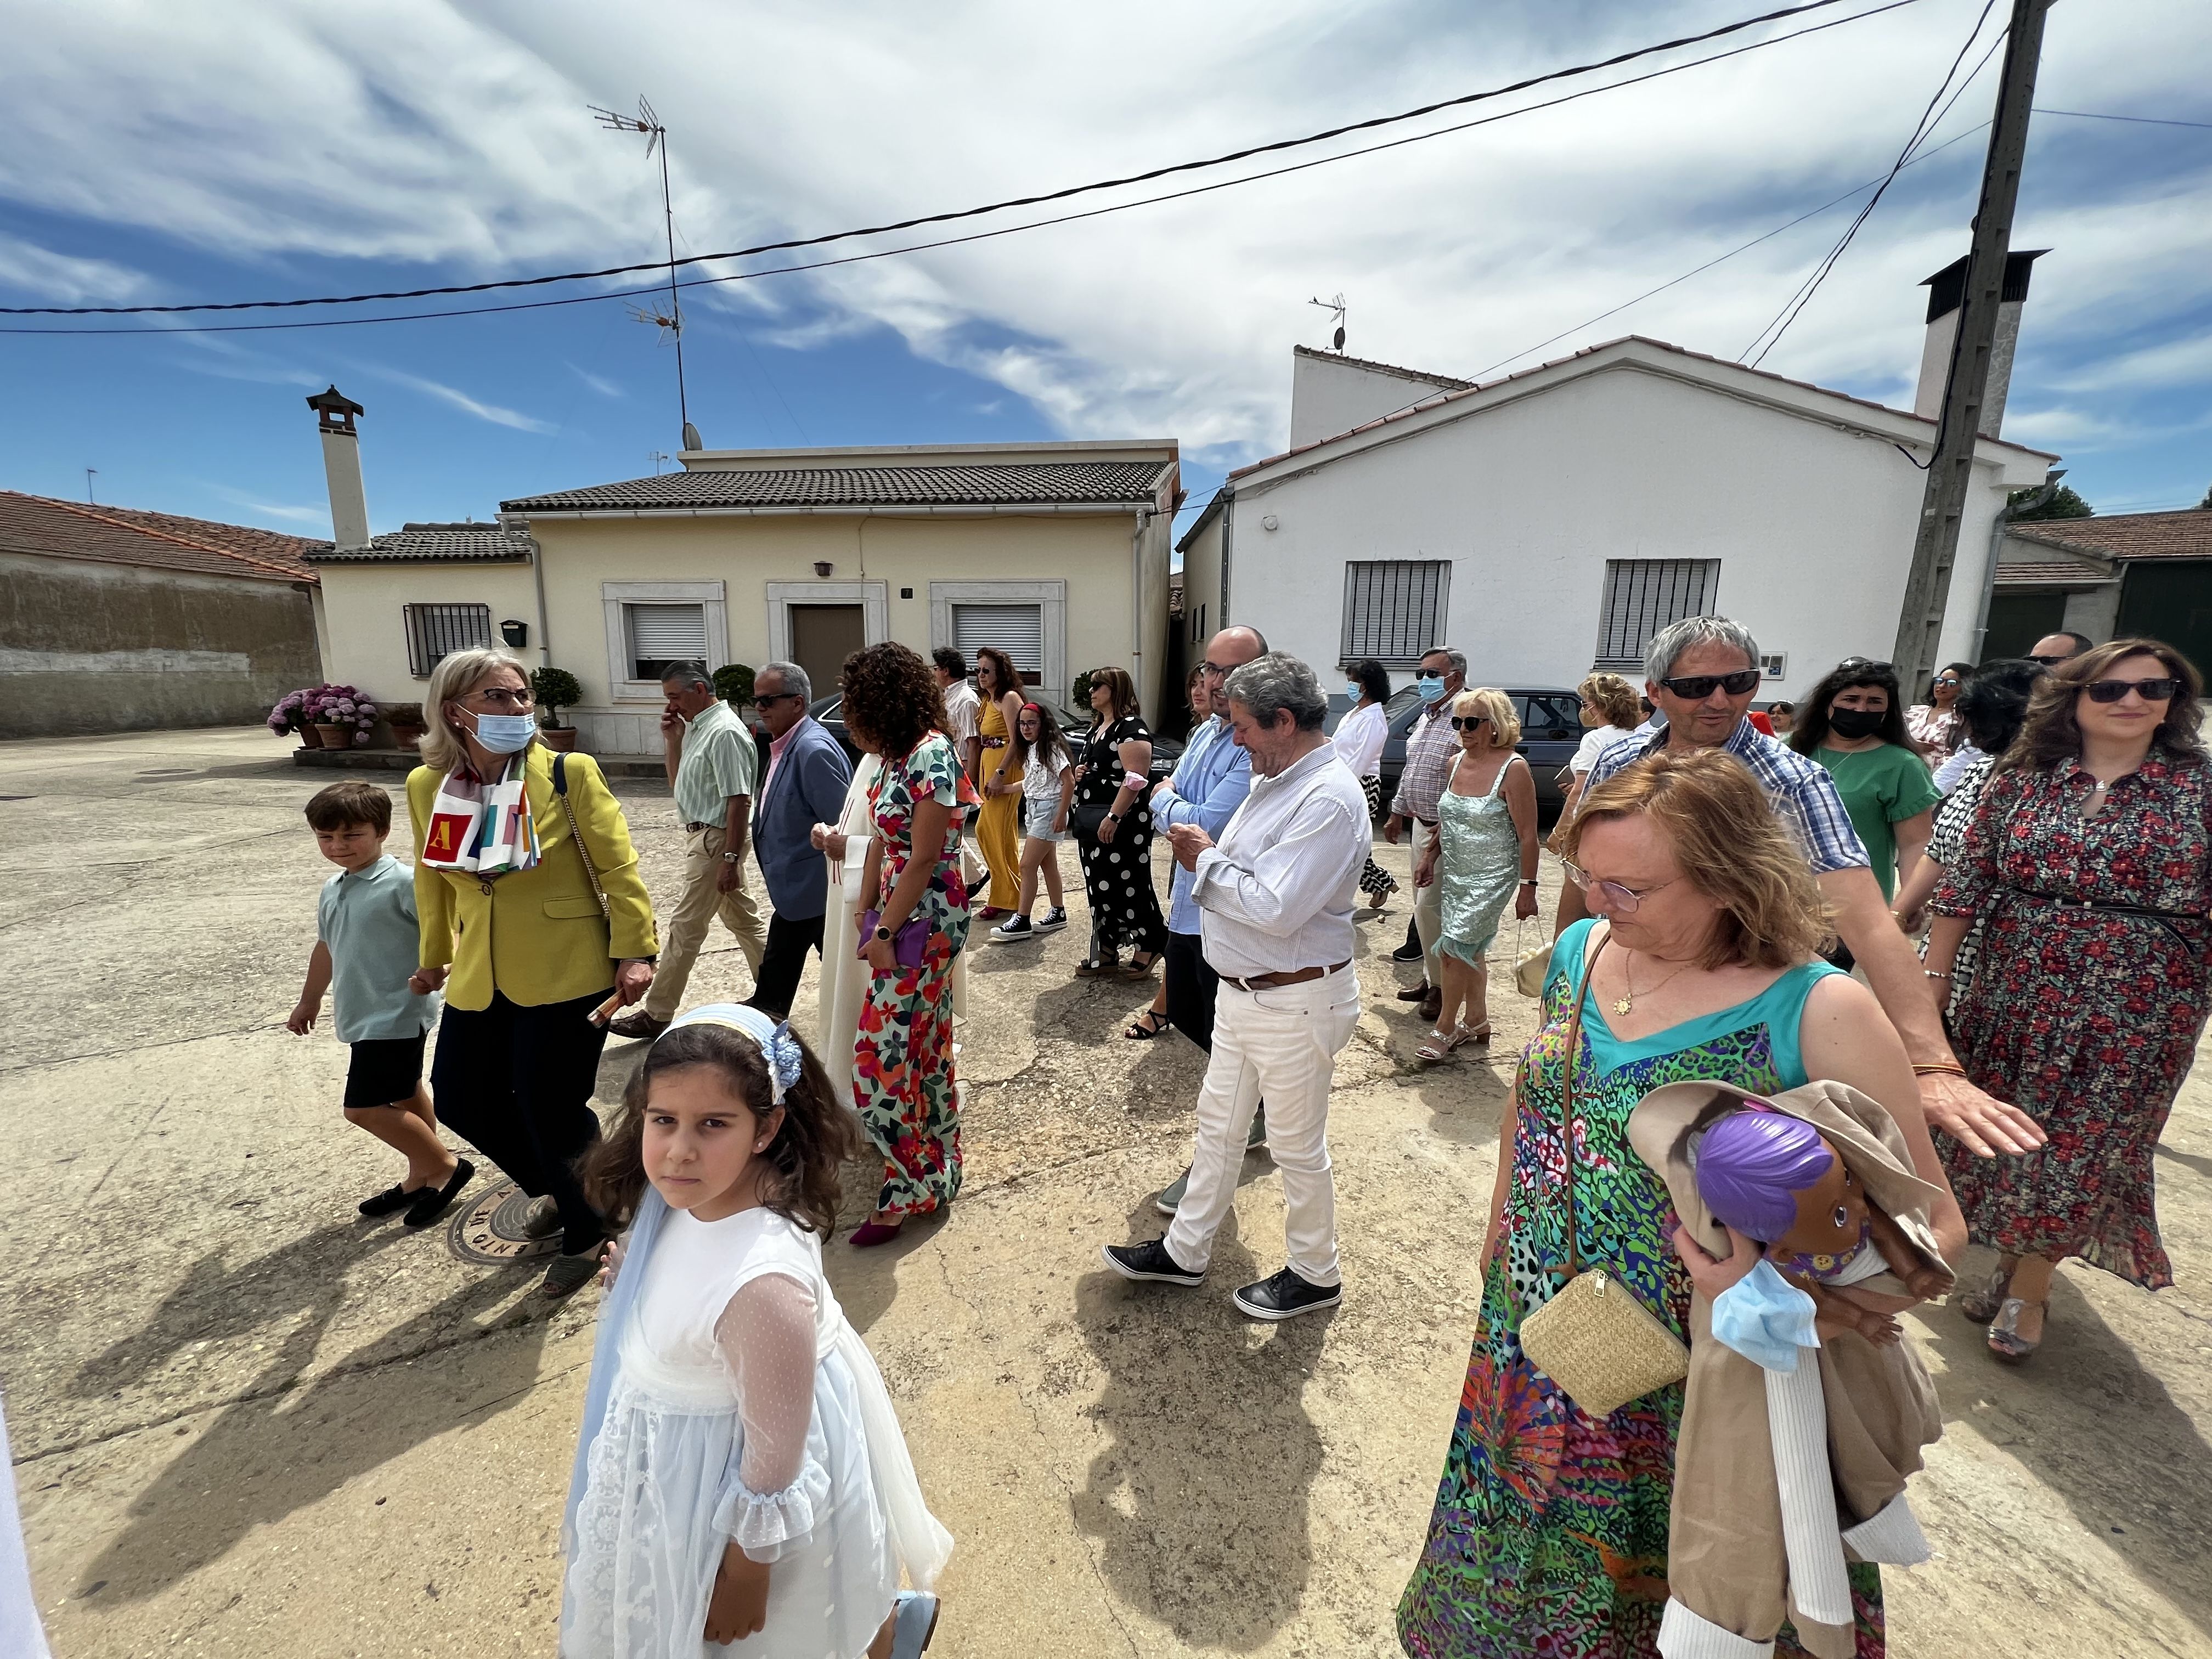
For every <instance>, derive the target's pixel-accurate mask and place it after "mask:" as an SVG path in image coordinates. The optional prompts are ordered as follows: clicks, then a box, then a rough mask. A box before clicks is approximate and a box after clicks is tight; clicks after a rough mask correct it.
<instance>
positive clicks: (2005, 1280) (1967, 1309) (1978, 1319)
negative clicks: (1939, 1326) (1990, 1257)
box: [1951, 1261, 2012, 1325]
mask: <svg viewBox="0 0 2212 1659" xmlns="http://www.w3.org/2000/svg"><path fill="white" fill-rule="evenodd" d="M2011 1288H2012V1269H2011V1268H2009V1267H2006V1266H2005V1265H2004V1263H2002V1261H2000V1262H1999V1263H1997V1265H1996V1267H1993V1268H1992V1269H1990V1276H1989V1278H1988V1279H1987V1280H1985V1281H1984V1283H1982V1284H1981V1285H1977V1286H1976V1287H1975V1288H1974V1289H1972V1290H1966V1289H1964V1288H1963V1287H1962V1288H1960V1289H1959V1290H1956V1291H1953V1292H1952V1293H1951V1305H1952V1306H1953V1307H1954V1308H1956V1309H1957V1310H1959V1311H1960V1313H1962V1314H1964V1315H1966V1317H1967V1318H1969V1319H1971V1320H1972V1321H1973V1322H1974V1323H1975V1324H1977V1325H1986V1324H1988V1323H1989V1322H1990V1321H1991V1320H1993V1319H1995V1318H1996V1316H1997V1310H1998V1309H1999V1308H2002V1306H2003V1305H2004V1300H2005V1292H2006V1291H2008V1290H2010V1289H2011Z"/></svg>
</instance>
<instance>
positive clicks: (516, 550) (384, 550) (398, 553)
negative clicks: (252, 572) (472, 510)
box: [314, 522, 530, 564]
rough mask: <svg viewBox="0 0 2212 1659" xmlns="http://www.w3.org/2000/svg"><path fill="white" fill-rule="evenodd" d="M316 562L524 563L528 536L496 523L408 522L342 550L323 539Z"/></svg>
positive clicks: (527, 548) (528, 547)
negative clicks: (359, 545)
mask: <svg viewBox="0 0 2212 1659" xmlns="http://www.w3.org/2000/svg"><path fill="white" fill-rule="evenodd" d="M314 561H315V562H316V563H317V564H516V563H521V564H527V563H528V562H530V538H529V537H527V536H526V535H524V534H523V533H521V532H520V531H509V530H508V529H507V527H506V526H504V525H500V524H477V523H473V522H471V523H468V524H410V525H402V526H400V527H399V528H398V529H397V530H392V531H387V532H385V533H384V534H383V535H381V536H372V537H370V538H368V546H367V547H365V548H364V547H355V548H348V549H346V550H344V551H343V552H340V551H338V550H337V549H335V548H333V547H332V546H331V544H329V543H328V542H325V543H323V544H322V545H321V546H320V547H319V549H318V550H316V552H315V554H314Z"/></svg>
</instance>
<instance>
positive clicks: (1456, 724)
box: [1452, 714, 1490, 732]
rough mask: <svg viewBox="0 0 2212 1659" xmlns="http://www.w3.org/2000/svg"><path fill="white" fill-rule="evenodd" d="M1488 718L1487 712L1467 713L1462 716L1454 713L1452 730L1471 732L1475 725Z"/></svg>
mask: <svg viewBox="0 0 2212 1659" xmlns="http://www.w3.org/2000/svg"><path fill="white" fill-rule="evenodd" d="M1489 718H1490V716H1489V715H1487V714H1468V715H1466V716H1464V717H1462V716H1461V715H1458V714H1455V715H1453V716H1452V730H1453V731H1455V732H1472V731H1474V728H1475V727H1477V726H1480V725H1482V724H1483V722H1485V721H1486V720H1488V719H1489Z"/></svg>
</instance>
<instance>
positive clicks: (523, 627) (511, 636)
mask: <svg viewBox="0 0 2212 1659" xmlns="http://www.w3.org/2000/svg"><path fill="white" fill-rule="evenodd" d="M499 636H500V638H501V639H503V640H505V641H507V643H508V644H509V645H511V646H513V647H514V648H515V649H516V650H518V651H520V650H521V649H522V647H524V646H526V645H527V644H529V643H530V624H529V623H526V622H517V621H516V620H515V619H514V618H513V617H508V618H507V620H506V621H505V622H503V623H501V624H500V625H499Z"/></svg>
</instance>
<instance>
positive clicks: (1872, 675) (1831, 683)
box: [1790, 657, 1917, 755]
mask: <svg viewBox="0 0 2212 1659" xmlns="http://www.w3.org/2000/svg"><path fill="white" fill-rule="evenodd" d="M1855 685H1871V686H1874V687H1876V688H1877V689H1879V690H1883V691H1887V692H1888V693H1889V709H1888V712H1887V713H1886V714H1883V716H1882V720H1881V729H1880V730H1878V731H1877V732H1875V737H1877V738H1880V739H1881V741H1882V742H1884V743H1893V744H1896V745H1897V746H1898V747H1899V749H1911V747H1912V734H1911V732H1908V731H1907V730H1905V695H1904V693H1903V692H1902V691H1900V690H1899V689H1898V684H1897V670H1896V669H1894V668H1893V667H1892V666H1890V665H1889V664H1887V663H1886V662H1870V661H1869V660H1868V659H1866V658H1864V657H1846V658H1844V659H1843V661H1841V662H1839V663H1838V664H1837V665H1835V666H1834V667H1833V668H1832V669H1830V670H1829V671H1828V676H1827V678H1826V679H1824V680H1822V681H1821V682H1820V684H1818V685H1816V686H1814V688H1813V689H1812V690H1811V691H1810V692H1808V694H1807V695H1806V698H1805V701H1804V702H1801V703H1799V704H1798V705H1797V712H1796V714H1795V715H1793V716H1792V717H1791V723H1790V747H1791V748H1792V749H1795V750H1796V751H1797V752H1798V753H1799V754H1801V755H1809V754H1811V753H1812V752H1813V751H1814V750H1815V749H1818V748H1819V747H1820V744H1821V741H1822V739H1824V738H1826V736H1827V735H1828V706H1829V705H1830V704H1831V703H1832V702H1835V700H1836V696H1837V694H1838V692H1843V691H1848V690H1850V689H1851V688H1852V687H1853V686H1855ZM1915 752H1916V753H1917V750H1916V751H1915Z"/></svg>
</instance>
